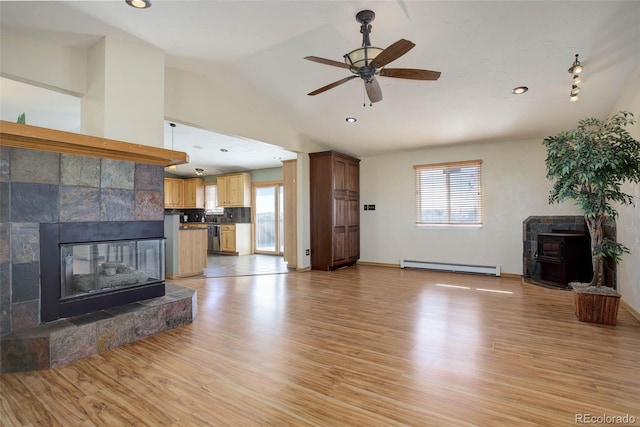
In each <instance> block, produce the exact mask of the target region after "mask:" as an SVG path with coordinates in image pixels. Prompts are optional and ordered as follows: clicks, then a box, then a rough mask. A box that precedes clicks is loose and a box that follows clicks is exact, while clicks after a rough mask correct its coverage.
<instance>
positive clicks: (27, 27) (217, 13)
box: [0, 0, 640, 156]
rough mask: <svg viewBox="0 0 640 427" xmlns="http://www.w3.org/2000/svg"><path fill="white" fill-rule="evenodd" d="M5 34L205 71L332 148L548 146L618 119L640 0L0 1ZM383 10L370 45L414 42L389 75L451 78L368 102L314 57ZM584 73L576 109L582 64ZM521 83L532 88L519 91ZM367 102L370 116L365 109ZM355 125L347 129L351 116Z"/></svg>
mask: <svg viewBox="0 0 640 427" xmlns="http://www.w3.org/2000/svg"><path fill="white" fill-rule="evenodd" d="M0 6H1V9H0V12H1V19H2V21H1V24H2V28H3V31H5V30H10V31H12V32H13V33H16V34H24V35H26V36H28V37H31V38H39V39H43V40H47V41H50V42H54V43H60V44H64V45H68V46H75V47H88V46H90V45H91V44H93V43H95V42H96V41H97V40H98V39H99V38H100V37H102V36H104V35H107V36H112V37H117V38H122V39H126V40H130V41H134V42H139V43H145V44H148V45H152V46H155V47H158V48H160V49H162V50H163V51H164V52H165V53H166V65H167V66H170V67H176V68H183V69H188V70H194V71H197V72H200V73H206V74H209V75H211V76H212V78H214V79H215V80H217V81H220V82H223V83H224V84H225V86H226V87H227V88H229V89H231V90H233V91H234V92H235V93H236V94H238V96H240V97H243V98H245V99H247V100H250V102H251V103H252V104H255V105H257V106H258V107H261V108H264V109H266V110H268V111H270V112H271V113H273V114H276V115H278V116H280V117H281V118H282V119H283V120H284V121H286V122H287V123H288V124H289V125H290V126H291V127H292V128H294V129H296V130H298V131H299V132H301V133H302V134H305V135H307V136H309V137H310V138H311V139H312V140H314V141H316V142H318V143H320V144H323V145H326V146H328V147H331V148H334V149H337V150H340V151H343V152H346V153H349V154H353V155H356V156H366V155H373V154H378V153H382V152H385V151H389V150H411V149H416V148H420V147H427V146H439V145H447V144H461V143H482V142H485V141H504V140H517V139H525V138H538V137H544V136H546V135H550V134H552V133H556V132H558V131H560V130H563V129H568V128H571V127H573V126H574V124H575V123H576V122H577V120H579V119H580V118H583V117H585V116H604V115H607V114H609V113H610V112H611V109H612V108H613V107H614V103H615V101H616V99H618V98H619V96H620V95H621V91H622V88H623V86H624V84H625V83H626V82H627V80H628V78H629V76H630V75H631V72H632V71H633V69H634V67H635V66H636V65H637V64H638V63H640V2H638V1H620V2H618V1H577V2H568V1H532V2H528V1H492V2H489V1H403V0H397V1H391V0H390V1H373V2H365V1H324V0H321V1H312V0H308V1H306V0H302V1H269V0H264V1H154V2H153V6H152V7H151V8H149V9H144V10H135V9H133V8H131V7H129V6H127V5H126V4H125V2H124V1H90V2H31V1H28V2H19V1H16V2H2V4H1V5H0ZM363 9H370V10H373V11H374V12H375V13H376V18H375V20H374V21H373V22H372V27H373V28H372V32H371V43H372V45H374V46H378V47H381V48H385V47H387V46H389V45H390V44H392V43H394V42H395V41H397V40H399V39H401V38H404V39H408V40H411V41H412V42H414V43H415V44H416V46H415V47H414V48H413V49H412V50H410V51H409V52H408V53H406V54H405V55H403V56H402V57H400V58H399V59H397V60H396V61H394V62H392V63H391V64H389V67H394V68H395V67H400V68H419V69H428V70H436V71H440V72H441V73H442V75H441V77H440V79H439V80H437V81H414V80H405V79H396V78H389V77H378V81H379V83H380V86H381V89H382V94H383V100H382V101H381V102H378V103H375V104H373V106H369V103H368V101H366V100H365V93H364V89H363V82H362V81H361V80H360V79H354V80H352V81H350V82H348V83H345V84H342V85H340V86H338V87H336V88H334V89H331V90H329V91H326V92H324V93H321V94H319V95H316V96H307V93H309V92H311V91H312V90H315V89H317V88H319V87H322V86H324V85H327V84H329V83H331V82H334V81H337V80H339V79H341V78H343V77H347V76H349V75H350V72H349V70H346V69H342V68H338V67H332V66H327V65H323V64H319V63H315V62H310V61H305V60H304V59H303V58H304V57H305V56H308V55H314V56H319V57H323V58H327V59H333V60H336V61H342V56H343V55H344V54H345V53H347V52H349V51H351V50H353V49H356V48H358V47H360V45H361V43H362V36H361V34H360V24H358V23H357V22H356V20H355V15H356V13H357V12H358V11H360V10H363ZM575 54H580V61H581V62H582V64H583V65H584V66H585V69H584V73H583V82H582V84H581V88H582V91H581V92H580V95H579V96H580V101H578V102H575V103H570V102H569V91H570V89H571V82H572V79H571V75H570V74H569V73H568V72H567V69H568V68H569V67H570V66H571V64H572V62H573V60H574V55H575ZM516 86H527V87H528V88H529V91H528V92H527V93H525V94H522V95H514V94H512V89H513V88H514V87H516ZM363 103H364V104H365V105H366V106H363ZM349 116H352V117H356V118H357V122H356V123H353V124H349V123H346V122H345V118H346V117H349Z"/></svg>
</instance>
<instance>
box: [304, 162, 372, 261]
mask: <svg viewBox="0 0 640 427" xmlns="http://www.w3.org/2000/svg"><path fill="white" fill-rule="evenodd" d="M309 160H310V165H309V166H310V180H311V194H310V196H311V268H312V269H314V270H333V269H335V268H338V267H342V266H345V265H349V264H354V263H355V262H356V261H358V259H359V258H360V210H359V206H360V160H359V159H356V158H354V157H350V156H347V155H345V154H341V153H338V152H335V151H324V152H320V153H311V154H309Z"/></svg>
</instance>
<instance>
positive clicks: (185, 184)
mask: <svg viewBox="0 0 640 427" xmlns="http://www.w3.org/2000/svg"><path fill="white" fill-rule="evenodd" d="M164 207H165V209H177V208H190V209H204V180H203V179H202V178H190V179H179V178H165V179H164Z"/></svg>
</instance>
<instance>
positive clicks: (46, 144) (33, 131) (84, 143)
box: [0, 120, 189, 167]
mask: <svg viewBox="0 0 640 427" xmlns="http://www.w3.org/2000/svg"><path fill="white" fill-rule="evenodd" d="M0 145H3V146H7V147H16V148H26V149H30V150H40V151H52V152H54V153H64V154H77V155H81V156H92V157H102V158H105V159H114V160H126V161H130V162H138V163H147V164H151V165H159V166H164V167H167V166H171V165H182V164H185V163H189V155H188V154H187V153H184V152H182V151H173V150H167V149H165V148H158V147H152V146H149V145H141V144H132V143H130V142H123V141H116V140H114V139H106V138H99V137H96V136H89V135H81V134H79V133H72V132H64V131H60V130H54V129H47V128H41V127H38V126H30V125H24V124H19V123H12V122H7V121H4V120H0Z"/></svg>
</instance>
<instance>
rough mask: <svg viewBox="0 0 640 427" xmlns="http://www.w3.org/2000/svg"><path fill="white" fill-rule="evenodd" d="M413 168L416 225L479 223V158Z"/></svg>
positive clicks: (480, 216)
mask: <svg viewBox="0 0 640 427" xmlns="http://www.w3.org/2000/svg"><path fill="white" fill-rule="evenodd" d="M413 168H414V170H415V186H416V224H418V225H420V224H428V225H482V179H481V178H482V174H481V172H482V160H470V161H464V162H450V163H437V164H431V165H416V166H414V167H413Z"/></svg>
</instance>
